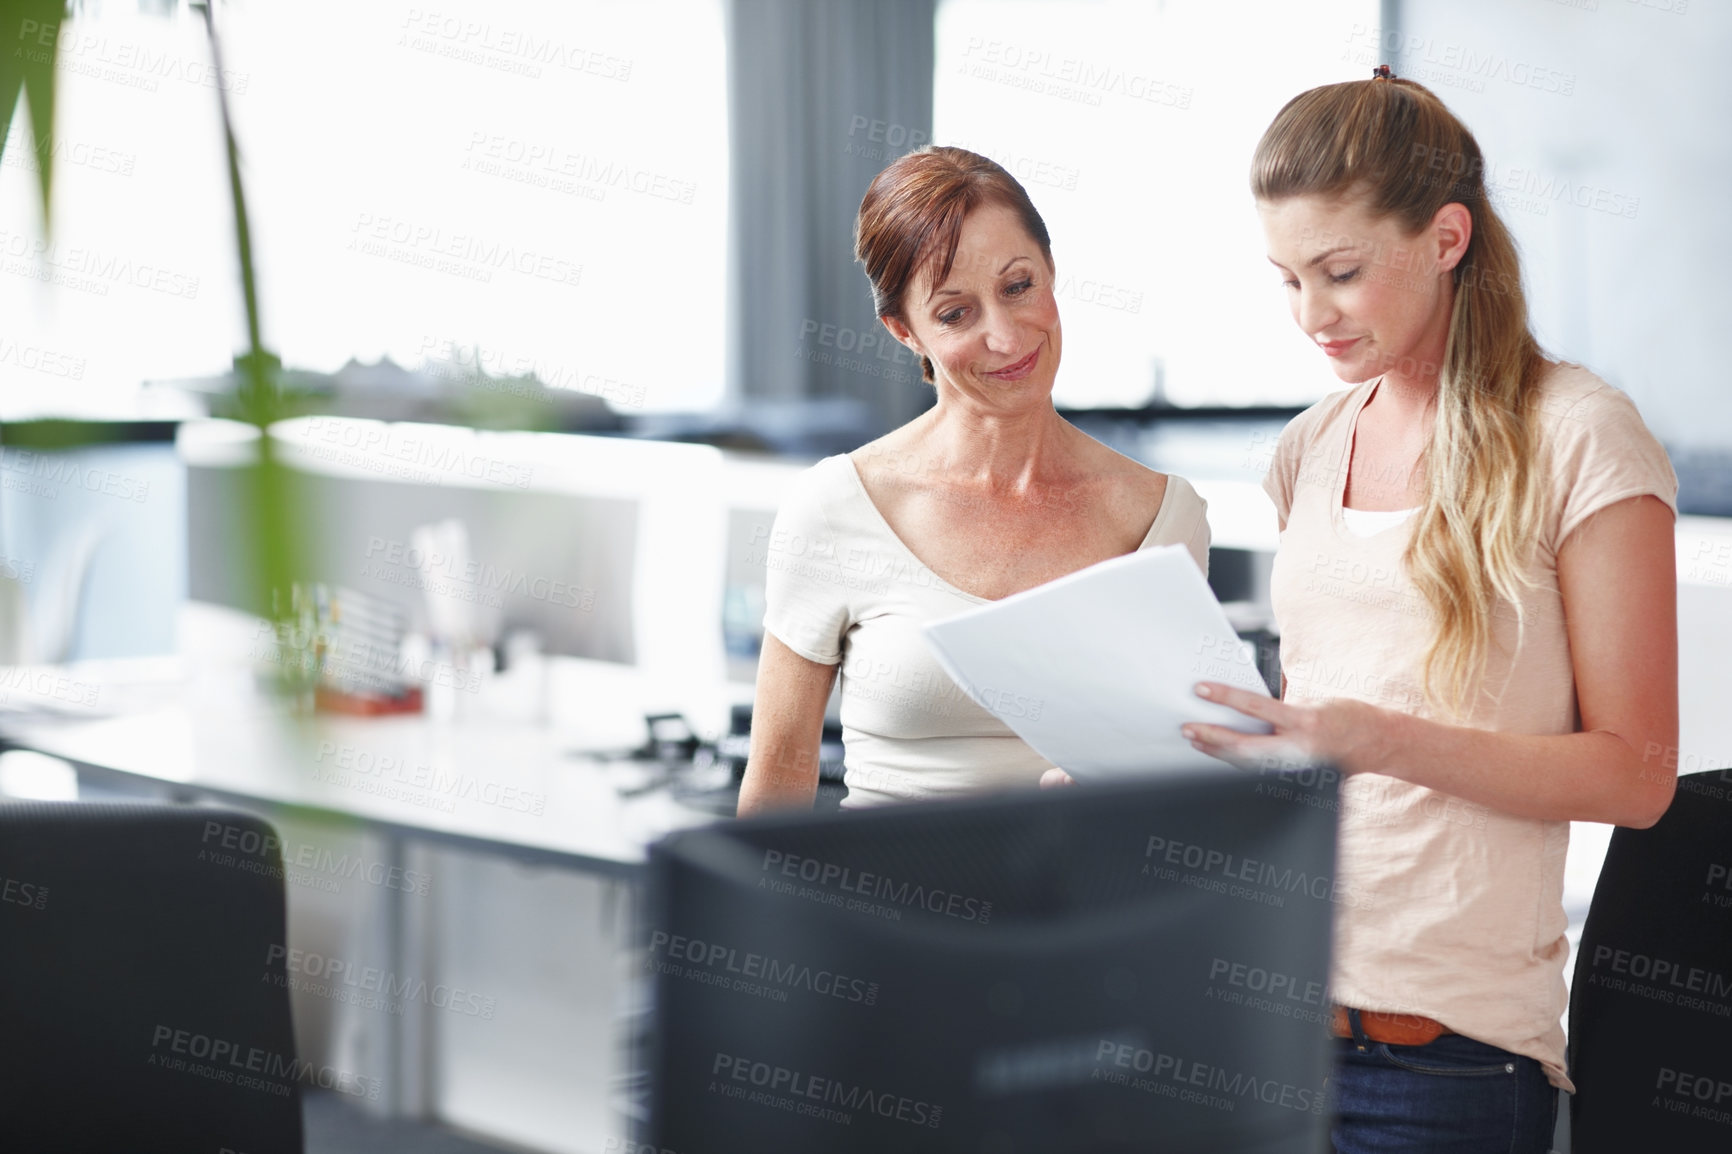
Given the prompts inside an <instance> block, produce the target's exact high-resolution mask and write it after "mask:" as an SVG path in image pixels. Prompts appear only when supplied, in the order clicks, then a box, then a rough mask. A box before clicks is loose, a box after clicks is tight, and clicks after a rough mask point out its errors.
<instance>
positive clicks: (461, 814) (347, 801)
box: [0, 606, 740, 1116]
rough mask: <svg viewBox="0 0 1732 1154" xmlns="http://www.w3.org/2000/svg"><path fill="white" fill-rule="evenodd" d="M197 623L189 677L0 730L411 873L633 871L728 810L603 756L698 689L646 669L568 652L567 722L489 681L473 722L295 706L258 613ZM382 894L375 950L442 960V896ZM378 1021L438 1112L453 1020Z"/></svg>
mask: <svg viewBox="0 0 1732 1154" xmlns="http://www.w3.org/2000/svg"><path fill="white" fill-rule="evenodd" d="M182 626H183V628H182V637H183V655H182V659H181V669H182V671H183V674H184V676H183V677H182V678H180V679H178V680H176V679H173V678H170V679H166V680H162V679H159V680H157V681H156V682H155V683H154V684H151V685H145V686H133V687H131V688H130V689H127V688H123V687H121V686H117V685H111V686H107V687H103V688H102V689H101V691H100V692H98V693H97V701H96V706H95V708H96V709H101V708H103V707H104V705H105V704H108V703H110V702H113V703H114V704H122V705H124V711H122V712H118V713H116V714H115V715H113V716H100V715H97V713H96V712H95V710H93V709H89V708H85V707H84V706H83V698H84V697H85V696H87V692H88V691H87V690H80V691H79V692H78V693H77V694H67V695H63V697H62V699H59V700H57V701H56V704H59V705H61V706H64V707H65V709H64V711H63V712H62V714H61V715H59V716H53V717H47V716H43V715H42V714H40V713H38V714H25V713H16V712H15V713H4V712H0V742H3V743H5V744H9V745H12V746H18V747H22V748H26V749H30V750H34V751H38V752H41V753H45V754H49V755H52V756H55V757H59V758H63V759H65V760H66V761H68V762H70V763H72V764H73V766H74V767H75V768H76V769H77V770H78V772H79V774H80V777H81V779H82V780H86V781H89V782H93V783H100V784H104V785H108V786H111V787H112V786H119V787H120V788H121V789H123V790H124V791H125V792H128V793H139V794H144V795H148V796H156V797H166V798H169V799H172V800H176V801H187V802H211V801H215V802H220V803H225V804H230V805H233V806H235V807H236V808H240V809H243V810H251V811H256V812H262V813H263V814H264V815H265V816H266V817H267V818H270V817H272V816H278V817H280V818H282V819H285V820H287V819H294V820H297V821H308V820H310V821H312V822H315V823H320V824H324V823H333V824H334V825H335V826H336V827H338V828H344V827H346V828H349V829H351V830H352V829H354V828H355V827H356V826H357V824H359V825H361V826H363V827H365V829H366V830H367V831H369V832H372V833H375V834H378V835H381V836H382V840H383V843H384V846H385V851H384V855H383V856H384V858H385V860H384V862H383V863H382V864H383V865H384V866H385V867H386V868H391V869H397V870H400V871H408V870H410V869H411V853H412V852H413V851H415V849H416V847H418V846H425V845H431V846H439V847H452V848H459V849H468V850H472V851H479V852H482V853H485V854H488V855H492V856H496V857H502V858H506V859H511V860H514V861H517V862H522V863H530V864H542V865H551V866H556V867H560V868H563V869H568V870H576V871H582V872H585V873H589V874H592V875H602V876H605V877H611V878H615V879H619V880H629V879H631V878H633V877H635V876H636V875H637V874H638V873H639V872H640V871H641V868H642V866H643V863H644V861H645V858H646V849H647V847H648V845H649V843H650V842H652V841H654V840H655V839H656V838H658V837H660V836H661V835H662V834H664V833H667V832H669V831H671V830H673V829H676V828H680V827H682V826H689V825H694V824H699V823H702V822H706V821H711V820H715V818H714V815H713V814H711V813H708V812H704V811H699V810H695V809H691V808H688V807H685V806H683V805H680V804H679V803H678V802H676V801H675V800H674V799H673V798H672V797H671V796H669V794H668V793H667V792H666V791H665V790H659V789H650V790H644V791H642V792H633V791H634V790H635V788H636V787H638V786H641V784H642V779H643V777H644V769H643V767H642V766H641V765H635V764H633V763H630V762H624V761H619V760H609V759H605V758H602V757H600V756H597V753H596V750H597V749H598V748H599V747H608V746H612V747H614V748H623V747H628V746H630V745H632V744H635V743H636V741H637V740H638V739H639V738H640V736H641V732H642V728H643V727H642V713H641V712H639V711H640V710H642V709H659V708H665V707H667V706H669V705H679V704H682V703H680V702H670V701H667V700H662V699H657V698H655V697H653V696H652V690H651V688H650V687H648V686H646V685H645V684H643V683H642V681H641V680H640V679H639V678H638V677H637V676H636V675H635V673H634V672H633V671H631V670H622V669H619V668H616V667H602V666H598V665H596V664H593V663H564V664H563V665H562V667H561V672H560V675H559V676H558V677H556V679H555V685H554V687H553V692H554V696H555V697H556V698H558V699H559V700H558V701H556V703H555V704H556V708H555V710H554V711H553V712H554V721H555V723H554V724H552V725H535V724H530V723H528V722H525V721H514V720H510V719H507V718H503V717H498V716H488V714H487V709H486V707H487V705H488V701H487V700H486V697H485V695H482V694H476V695H463V696H473V697H474V700H469V701H463V702H461V703H460V704H461V705H462V706H464V707H465V710H466V711H467V712H468V713H469V714H470V715H471V716H468V717H459V718H458V719H456V720H447V721H440V720H434V719H431V718H428V717H426V716H422V715H408V716H397V717H385V718H353V717H332V716H315V717H294V716H290V715H289V713H288V712H287V711H286V710H285V709H284V708H283V706H282V703H281V702H278V701H274V700H271V699H269V698H267V697H266V696H264V695H263V694H261V692H260V691H259V690H258V689H257V688H256V681H255V676H254V671H253V662H252V660H251V659H250V658H249V657H248V648H247V646H248V644H249V643H250V641H251V639H253V638H254V637H255V636H256V632H257V627H256V623H255V622H253V621H252V619H250V618H247V617H245V616H244V615H241V614H236V613H231V612H229V611H227V610H220V609H213V608H211V607H208V606H189V607H186V608H185V609H184V610H183V613H182ZM123 668H124V663H115V664H114V665H113V666H110V667H109V671H110V672H114V671H116V670H121V669H123ZM70 672H71V673H72V675H73V677H74V678H75V679H81V678H89V679H91V680H90V681H87V682H84V683H83V684H86V685H88V684H95V683H96V682H95V681H94V679H95V678H96V677H97V676H98V674H97V673H93V672H91V671H89V670H80V669H77V668H74V669H73V670H71V671H70ZM43 684H44V685H47V684H48V683H46V682H45V683H43ZM739 689H740V687H736V688H735V689H733V690H729V689H726V688H725V687H717V690H716V692H717V693H718V694H719V695H720V696H721V697H722V698H726V697H728V696H730V695H735V694H737V693H738V692H739ZM17 696H18V695H17V694H14V695H13V697H14V700H13V705H15V706H16V705H17V704H18V701H17V700H16V698H17ZM67 697H70V698H74V699H75V701H74V702H73V703H69V702H68V701H67V700H65V698H67ZM702 704H703V703H699V705H700V706H701V705H702ZM81 710H82V712H83V714H84V715H82V716H81V715H80V711H81ZM622 790H624V791H627V792H622ZM628 794H629V795H628ZM291 866H292V863H291ZM291 896H298V895H297V893H296V892H295V891H294V890H293V889H291ZM376 896H377V897H378V898H379V899H380V900H381V901H382V903H383V908H382V911H381V912H382V915H383V921H384V923H385V924H383V925H381V926H380V927H379V930H380V940H381V943H382V944H381V946H380V953H379V955H378V956H377V958H376V959H369V960H376V961H377V962H378V963H379V965H380V966H381V968H382V969H384V970H385V971H386V972H389V973H392V974H395V975H398V976H399V977H402V978H413V977H416V976H421V975H427V974H429V973H431V972H432V966H433V965H434V964H435V960H434V959H429V958H428V957H426V956H425V954H426V949H425V943H426V942H427V941H428V940H429V937H430V935H429V933H428V932H427V930H426V927H425V925H424V919H425V918H426V917H427V916H428V915H427V913H426V906H425V903H422V902H418V901H417V900H415V899H414V898H412V897H409V896H408V895H407V894H406V893H405V891H403V890H398V889H385V890H384V891H383V892H381V893H379V894H377V895H376ZM378 1028H379V1029H380V1030H381V1031H382V1033H383V1035H384V1036H383V1038H382V1040H381V1042H380V1043H379V1048H380V1050H381V1051H382V1053H381V1055H380V1058H379V1062H380V1064H379V1067H378V1068H377V1071H376V1072H377V1073H378V1074H379V1076H380V1078H381V1081H382V1082H383V1083H384V1086H385V1088H386V1093H385V1101H384V1103H383V1105H384V1107H385V1109H386V1110H387V1111H388V1112H390V1113H398V1114H405V1115H411V1116H419V1115H425V1114H427V1113H428V1112H429V1111H430V1107H431V1101H430V1099H431V1097H432V1091H431V1085H432V1081H433V1076H434V1074H433V1071H432V1070H431V1069H430V1063H429V1062H428V1060H427V1058H426V1054H427V1052H428V1050H429V1048H430V1039H431V1038H432V1037H433V1036H434V1035H435V1033H436V1032H437V1030H438V1029H439V1028H440V1023H438V1022H431V1021H429V1011H427V1010H426V1008H425V1007H419V1006H410V1007H408V1012H403V1013H401V1014H398V1015H395V1016H392V1017H390V1019H389V1021H388V1022H387V1023H384V1024H381V1025H380V1026H379V1027H378Z"/></svg>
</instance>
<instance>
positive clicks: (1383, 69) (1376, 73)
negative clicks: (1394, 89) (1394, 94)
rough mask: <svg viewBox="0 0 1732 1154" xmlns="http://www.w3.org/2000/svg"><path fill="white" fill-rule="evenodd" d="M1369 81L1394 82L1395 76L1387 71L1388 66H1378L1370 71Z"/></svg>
mask: <svg viewBox="0 0 1732 1154" xmlns="http://www.w3.org/2000/svg"><path fill="white" fill-rule="evenodd" d="M1371 79H1373V80H1394V79H1395V74H1394V73H1392V72H1390V71H1389V65H1387V64H1379V65H1378V66H1377V67H1376V68H1373V69H1372V70H1371Z"/></svg>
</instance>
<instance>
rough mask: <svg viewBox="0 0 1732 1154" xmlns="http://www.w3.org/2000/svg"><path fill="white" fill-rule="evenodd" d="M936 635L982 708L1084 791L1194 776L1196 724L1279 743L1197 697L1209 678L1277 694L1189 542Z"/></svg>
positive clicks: (1131, 557)
mask: <svg viewBox="0 0 1732 1154" xmlns="http://www.w3.org/2000/svg"><path fill="white" fill-rule="evenodd" d="M925 630H926V640H927V644H929V645H930V646H931V647H932V649H933V651H934V653H936V654H937V657H938V660H939V663H940V664H942V665H943V666H944V668H945V671H946V672H948V673H949V674H950V675H951V676H952V677H953V678H955V679H956V681H957V684H959V685H961V686H962V687H963V689H964V690H965V691H967V693H968V695H969V696H970V697H972V698H973V699H974V700H975V701H976V702H977V703H978V704H979V705H980V706H981V707H982V708H984V709H986V710H987V711H988V712H990V713H992V714H993V715H994V716H995V717H997V718H998V719H999V720H1000V721H1003V722H1004V723H1005V724H1006V725H1008V726H1009V727H1010V728H1011V729H1012V730H1013V731H1014V732H1015V733H1016V735H1017V736H1018V737H1020V738H1022V739H1023V740H1024V741H1026V742H1028V744H1029V745H1030V746H1032V747H1033V748H1034V750H1035V752H1036V753H1039V754H1040V755H1041V756H1042V757H1044V758H1046V759H1047V760H1048V761H1050V762H1052V763H1053V764H1054V765H1056V766H1058V767H1059V768H1060V769H1063V770H1065V771H1067V772H1069V773H1070V774H1071V775H1072V776H1074V777H1076V778H1078V779H1079V780H1080V779H1082V778H1089V777H1095V778H1101V777H1113V776H1121V775H1126V774H1146V773H1151V772H1159V771H1160V770H1161V768H1162V767H1164V766H1175V767H1176V766H1181V765H1187V764H1188V765H1193V766H1194V765H1195V764H1196V761H1197V754H1196V751H1195V750H1193V749H1192V748H1191V743H1190V742H1188V741H1186V740H1185V739H1184V737H1183V736H1182V735H1181V734H1180V733H1179V726H1181V725H1183V724H1184V723H1186V722H1190V721H1200V722H1207V723H1212V724H1215V725H1225V726H1230V727H1232V728H1234V729H1237V730H1239V731H1241V732H1244V733H1269V732H1270V728H1269V726H1268V725H1267V724H1265V723H1263V722H1261V721H1257V720H1255V719H1253V718H1250V717H1247V716H1245V715H1244V714H1242V713H1240V712H1238V711H1237V710H1234V709H1229V708H1227V707H1226V706H1224V705H1219V704H1216V703H1214V702H1209V701H1204V700H1202V699H1201V698H1199V697H1198V696H1197V695H1196V692H1195V686H1196V684H1197V682H1199V681H1205V680H1206V681H1219V682H1223V683H1225V684H1227V685H1233V686H1237V687H1238V688H1241V689H1247V690H1250V691H1251V692H1253V693H1256V694H1259V695H1260V696H1263V697H1267V696H1269V690H1268V687H1267V686H1266V685H1264V683H1263V678H1262V675H1261V674H1260V673H1258V671H1257V662H1256V655H1255V652H1254V650H1253V647H1252V646H1251V645H1250V644H1249V643H1248V642H1244V641H1240V640H1239V635H1238V634H1237V633H1235V632H1234V631H1233V627H1232V626H1231V625H1229V624H1228V623H1227V615H1226V613H1225V612H1223V611H1222V609H1221V605H1220V603H1219V602H1218V601H1216V600H1215V595H1214V594H1213V593H1212V592H1210V590H1209V586H1208V583H1207V582H1206V581H1205V580H1204V579H1203V575H1202V574H1201V573H1200V572H1198V570H1197V566H1196V563H1195V562H1194V561H1192V560H1191V556H1190V554H1189V553H1188V552H1186V550H1185V548H1184V546H1182V545H1166V546H1162V547H1160V548H1155V549H1144V550H1142V551H1140V552H1137V553H1132V554H1128V555H1127V556H1124V557H1114V558H1113V559H1112V560H1110V561H1102V562H1101V563H1100V564H1098V565H1091V566H1089V567H1088V568H1087V569H1082V570H1079V571H1078V572H1075V573H1071V574H1068V575H1066V576H1064V577H1060V578H1059V579H1058V580H1056V581H1049V582H1048V583H1046V584H1045V585H1041V586H1038V587H1036V588H1034V589H1029V590H1026V591H1024V592H1022V593H1016V594H1013V595H1011V596H1009V597H1006V598H1005V599H1004V600H1002V601H994V602H992V603H991V604H990V605H985V606H982V607H981V608H979V609H971V610H969V611H968V612H966V613H962V614H959V615H958V616H955V617H950V618H947V619H945V620H943V621H935V622H932V623H931V624H929V625H927V626H926V627H925Z"/></svg>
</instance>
